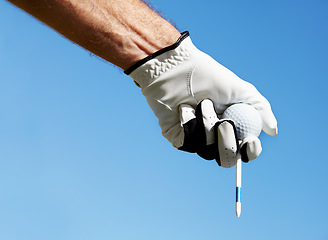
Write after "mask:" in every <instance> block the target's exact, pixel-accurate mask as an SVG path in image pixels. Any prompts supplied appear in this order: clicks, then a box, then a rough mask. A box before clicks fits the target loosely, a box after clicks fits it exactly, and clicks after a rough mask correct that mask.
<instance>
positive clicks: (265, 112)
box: [255, 97, 278, 136]
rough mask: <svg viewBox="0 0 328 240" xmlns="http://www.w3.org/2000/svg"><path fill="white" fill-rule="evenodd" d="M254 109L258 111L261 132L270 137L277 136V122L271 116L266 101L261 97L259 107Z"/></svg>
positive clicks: (271, 113) (268, 104)
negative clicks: (260, 118) (260, 120)
mask: <svg viewBox="0 0 328 240" xmlns="http://www.w3.org/2000/svg"><path fill="white" fill-rule="evenodd" d="M255 108H256V109H257V110H258V111H259V113H260V115H261V117H262V124H263V125H262V129H263V131H264V132H265V133H266V134H268V135H270V136H276V135H277V134H278V126H277V120H276V118H275V116H274V115H273V112H272V110H271V106H270V103H269V102H268V100H266V99H265V98H264V97H263V101H262V103H261V106H255Z"/></svg>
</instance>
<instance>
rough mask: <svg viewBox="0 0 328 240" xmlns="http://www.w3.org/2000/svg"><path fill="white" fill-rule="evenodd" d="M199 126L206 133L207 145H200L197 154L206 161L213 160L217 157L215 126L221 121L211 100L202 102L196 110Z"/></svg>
mask: <svg viewBox="0 0 328 240" xmlns="http://www.w3.org/2000/svg"><path fill="white" fill-rule="evenodd" d="M196 119H197V122H198V126H199V127H200V128H201V129H203V132H204V133H205V144H199V147H198V150H197V154H198V155H199V156H201V157H202V158H204V159H207V160H212V159H215V158H216V156H217V144H215V142H216V139H215V131H214V126H215V124H216V123H217V122H218V121H219V118H218V117H217V113H216V112H215V109H214V104H213V102H212V101H211V100H209V99H204V100H203V101H201V102H200V103H199V104H198V105H197V108H196Z"/></svg>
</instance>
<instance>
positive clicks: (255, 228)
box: [0, 0, 328, 240]
mask: <svg viewBox="0 0 328 240" xmlns="http://www.w3.org/2000/svg"><path fill="white" fill-rule="evenodd" d="M152 2H153V4H154V5H156V6H157V7H158V9H159V10H161V11H162V12H163V13H164V14H165V15H166V17H167V18H170V19H172V20H174V22H175V23H176V24H177V26H178V28H179V29H180V30H181V31H184V30H189V31H190V34H191V38H192V40H193V42H194V44H195V45H196V46H197V47H198V48H200V49H201V50H203V51H205V52H206V53H208V54H210V55H211V56H212V57H214V58H215V59H216V60H218V61H219V62H220V63H221V64H223V65H225V66H226V67H228V68H229V69H231V70H232V71H233V72H235V73H236V74H237V75H239V76H240V77H241V78H243V79H245V80H247V81H249V82H251V83H252V84H254V85H255V86H256V87H257V88H258V89H259V91H260V92H261V93H262V94H263V95H264V96H266V97H267V98H268V99H269V100H270V102H271V105H272V108H273V111H274V113H275V115H276V117H277V120H278V126H279V134H278V136H276V137H274V138H272V137H269V136H267V135H265V134H261V136H260V138H261V140H262V145H263V152H262V154H261V155H260V157H259V158H258V159H257V160H256V161H253V162H251V163H250V164H247V165H246V164H244V165H243V190H242V202H243V208H242V215H241V217H240V218H239V219H237V218H236V217H235V213H234V207H235V203H234V200H235V169H234V168H233V169H222V168H219V167H218V166H217V165H216V163H215V162H208V161H205V160H202V159H200V158H199V157H198V156H197V155H194V154H188V153H184V152H180V151H178V150H175V149H174V148H172V147H171V145H170V143H168V142H167V141H166V140H165V139H164V138H163V137H162V136H161V131H160V128H159V126H158V124H157V119H156V118H155V116H154V115H153V113H152V112H151V110H150V108H149V107H148V105H147V103H146V101H145V99H144V97H143V96H142V94H141V92H140V89H138V88H137V87H136V86H135V85H134V84H133V82H132V80H131V79H130V78H129V77H127V76H125V75H124V74H123V73H122V72H121V71H120V70H119V69H118V68H116V67H113V66H111V65H110V64H108V63H106V62H105V61H103V60H101V59H99V58H97V57H95V56H91V55H90V54H89V53H88V52H87V51H85V50H83V49H82V48H80V47H78V46H76V45H74V44H72V43H71V42H70V41H68V40H66V39H65V38H63V37H61V36H60V35H58V34H57V33H56V32H54V31H53V30H51V29H49V28H48V27H46V26H45V25H43V24H40V23H39V22H38V21H37V20H35V19H33V18H32V17H30V16H29V15H27V14H26V13H24V12H22V11H20V10H19V9H17V8H16V7H14V6H12V5H11V4H9V3H8V2H6V1H1V2H0V29H1V30H0V80H1V87H0V239H6V240H21V239H33V240H38V239H40V240H41V239H42V240H44V239H47V240H52V239H54V240H58V239H61V240H75V239H76V240H85V239H97V240H102V239H106V240H107V239H119V240H128V239H129V240H130V239H143V240H145V239H152V240H153V239H156V240H161V239H163V240H164V239H165V240H167V239H179V240H181V239H189V240H193V239H252V240H257V239H261V240H262V239H266V240H271V239H275V240H276V239H298V240H303V239H328V229H327V226H328V221H327V218H326V215H328V210H327V208H326V207H325V203H326V202H327V201H328V193H327V180H328V177H327V173H326V169H327V168H328V164H327V160H328V159H327V151H326V148H327V147H326V145H327V144H326V136H327V134H328V132H327V128H325V127H323V125H324V124H325V123H326V120H325V119H326V118H327V117H328V116H327V115H328V112H327V105H326V97H327V63H328V61H327V60H328V59H327V56H328V45H327V42H328V28H327V23H328V21H327V20H328V14H327V12H328V1H325V0H315V1H311V2H309V1H290V0H287V1H282V0H278V1H247V2H245V1H206V2H199V1H192V0H191V1H173V0H167V1H159V0H156V1H155V0H154V1H152Z"/></svg>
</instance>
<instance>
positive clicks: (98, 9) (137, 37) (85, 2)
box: [9, 0, 180, 70]
mask: <svg viewBox="0 0 328 240" xmlns="http://www.w3.org/2000/svg"><path fill="white" fill-rule="evenodd" d="M9 2H11V3H13V4H14V5H16V6H17V7H19V8H21V9H22V10H24V11H26V12H27V13H29V14H31V15H32V16H34V17H35V18H37V19H39V20H40V21H42V22H43V23H45V24H47V25H48V26H50V27H51V28H53V29H54V30H56V31H57V32H59V33H60V34H62V35H63V36H65V37H66V38H68V39H69V40H71V41H73V42H75V43H76V44H78V45H80V46H81V47H83V48H85V49H87V50H88V51H90V52H92V53H94V54H95V55H97V56H99V57H101V58H103V59H105V60H106V61H108V62H111V63H113V64H114V65H116V66H118V67H120V68H122V69H123V70H126V69H127V68H129V67H130V66H132V65H133V64H135V63H136V62H138V61H139V60H141V59H143V58H145V57H147V56H148V55H150V54H152V53H154V52H156V51H158V50H160V49H162V48H164V47H167V46H170V45H172V44H173V43H175V42H176V40H177V39H178V38H179V37H180V33H179V32H178V30H177V29H176V28H175V27H173V26H172V25H171V24H170V23H169V22H167V21H166V20H165V19H163V18H162V17H160V16H159V15H158V14H156V13H155V12H154V11H152V10H151V9H150V8H149V7H148V6H147V4H145V3H144V2H142V1H139V0H33V1H31V0H9Z"/></svg>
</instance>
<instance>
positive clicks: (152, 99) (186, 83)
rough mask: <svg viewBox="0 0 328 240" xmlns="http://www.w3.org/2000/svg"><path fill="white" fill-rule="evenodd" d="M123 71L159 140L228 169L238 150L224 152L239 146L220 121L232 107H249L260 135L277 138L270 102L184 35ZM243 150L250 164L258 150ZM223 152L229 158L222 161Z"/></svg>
mask: <svg viewBox="0 0 328 240" xmlns="http://www.w3.org/2000/svg"><path fill="white" fill-rule="evenodd" d="M125 73H126V74H128V75H130V76H131V77H132V78H133V79H134V81H135V82H136V84H137V85H139V86H140V87H141V89H142V93H143V95H144V96H145V97H146V99H147V102H148V104H149V106H150V107H151V108H152V110H153V112H154V113H155V115H156V116H157V118H158V119H159V125H160V126H161V129H162V134H163V136H164V137H165V138H166V139H168V140H169V141H170V142H171V143H172V145H173V146H174V147H176V148H178V149H180V150H184V151H188V152H197V153H198V154H199V155H200V156H201V157H203V158H205V159H208V160H210V159H216V161H217V162H218V163H219V165H220V166H222V167H232V166H233V164H230V163H231V162H232V161H229V158H233V157H234V155H235V154H236V150H235V151H234V152H230V153H226V152H224V151H223V149H226V148H227V147H228V148H229V147H235V146H236V147H239V146H238V143H236V136H235V133H234V130H233V124H232V123H231V122H229V121H226V120H220V119H219V118H220V117H221V115H222V113H223V112H224V110H225V109H226V108H227V107H229V106H230V105H232V104H235V103H245V104H249V105H251V106H253V107H254V108H255V109H256V110H257V111H258V112H259V113H260V115H261V118H262V123H263V125H262V129H263V131H264V132H266V133H267V134H269V135H271V136H275V135H276V134H277V121H276V119H275V117H274V115H273V113H272V111H271V107H270V104H269V102H268V101H267V100H266V99H265V98H264V97H263V96H262V95H261V94H260V93H259V92H258V91H257V89H256V88H255V87H254V86H253V85H252V84H250V83H248V82H246V81H244V80H242V79H240V78H239V77H238V76H236V75H235V74H234V73H232V72H231V71H230V70H228V69H227V68H225V67H223V66H222V65H221V64H219V63H218V62H216V61H215V60H214V59H212V58H211V57H210V56H208V55H207V54H205V53H203V52H201V51H200V50H198V49H197V48H196V47H195V46H194V45H193V43H192V42H191V39H190V37H189V33H188V32H184V33H183V34H182V35H181V37H180V38H179V40H178V41H177V42H176V43H175V44H173V45H172V46H170V47H167V48H164V49H162V50H160V51H158V52H156V53H154V54H152V55H150V56H148V57H147V58H146V59H143V60H141V61H140V62H138V63H136V64H135V65H134V66H132V67H131V68H129V69H128V70H126V71H125ZM205 99H206V101H204V100H205ZM208 99H209V100H210V101H209V100H208ZM212 103H213V104H212ZM252 141H253V140H252ZM236 144H237V145H236ZM257 146H258V145H257ZM220 150H221V151H220ZM245 152H246V154H248V156H247V157H248V160H252V159H255V158H256V157H257V156H258V155H259V154H260V152H261V151H260V150H259V148H258V147H256V148H255V150H254V151H253V150H252V149H248V151H245ZM225 154H228V155H229V157H228V158H226V157H225V158H223V156H224V155H225ZM223 159H227V160H223Z"/></svg>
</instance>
